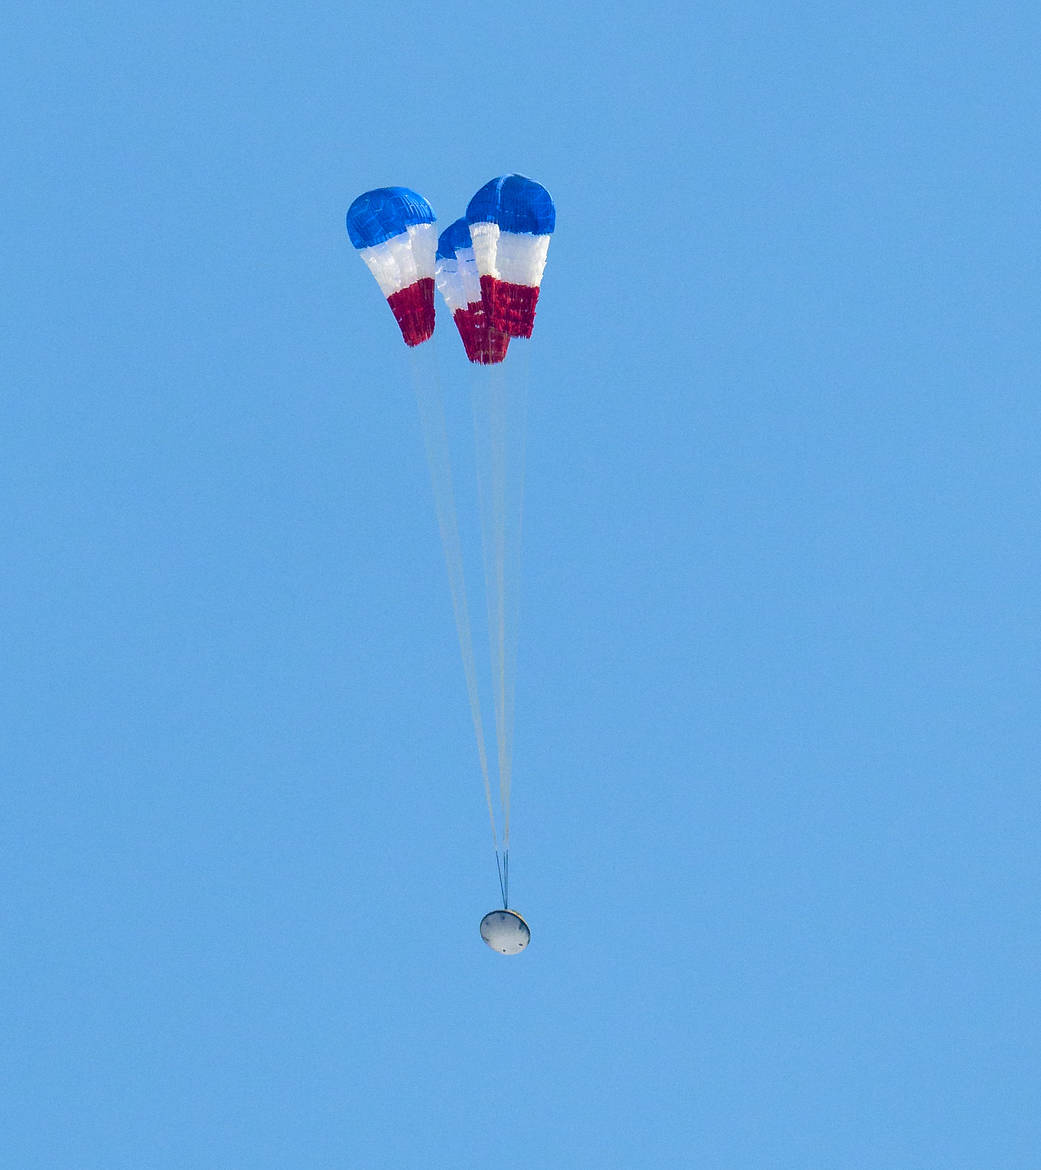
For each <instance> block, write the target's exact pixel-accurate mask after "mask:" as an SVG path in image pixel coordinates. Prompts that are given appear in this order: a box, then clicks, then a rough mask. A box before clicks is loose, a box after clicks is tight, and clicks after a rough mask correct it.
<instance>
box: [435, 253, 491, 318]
mask: <svg viewBox="0 0 1041 1170" xmlns="http://www.w3.org/2000/svg"><path fill="white" fill-rule="evenodd" d="M434 280H435V281H436V282H437V287H438V290H439V291H440V293H441V296H442V297H444V301H445V304H446V305H447V306H448V309H449V311H450V312H452V313H455V312H457V311H458V310H459V309H465V308H466V306H467V305H474V304H477V303H478V302H479V301H480V299H481V278H480V277H479V276H478V275H477V264H476V262H475V261H474V253H473V249H472V248H459V249H458V250H457V251H456V254H455V259H454V260H438V261H437V268H436V269H435V271H434Z"/></svg>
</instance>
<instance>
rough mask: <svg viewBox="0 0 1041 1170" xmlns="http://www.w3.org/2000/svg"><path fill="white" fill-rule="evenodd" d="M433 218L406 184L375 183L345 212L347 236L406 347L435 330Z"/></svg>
mask: <svg viewBox="0 0 1041 1170" xmlns="http://www.w3.org/2000/svg"><path fill="white" fill-rule="evenodd" d="M436 218H437V217H436V216H435V215H434V212H433V209H432V208H431V206H430V204H429V203H427V201H426V200H425V199H424V198H423V196H422V195H417V194H416V192H415V191H410V190H409V189H408V188H407V187H377V188H376V189H375V190H374V191H366V192H365V194H364V195H359V196H358V198H357V199H355V201H354V202H353V203H352V204H351V206H350V207H349V208H348V211H347V234H348V235H349V236H350V238H351V243H352V244H353V245H354V246H355V247H356V248H357V249H358V251H359V253H360V254H361V258H362V260H364V261H365V263H366V265H367V266H368V269H369V271H370V272H371V273H372V275H373V276H374V277H375V278H376V282H377V284H379V286H380V291H381V292H382V293H383V295H384V296H385V297H386V298H387V304H388V305H390V308H391V312H393V314H394V317H395V319H396V320H397V323H398V326H399V327H400V329H401V335H402V337H403V338H404V339H405V344H406V345H419V344H420V342H423V341H426V340H427V338H429V337H430V336H431V334H432V333H433V332H434V254H435V252H436V250H437V228H436V227H435V226H434V225H435V220H436Z"/></svg>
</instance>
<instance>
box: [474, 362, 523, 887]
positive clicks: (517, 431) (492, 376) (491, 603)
mask: <svg viewBox="0 0 1041 1170" xmlns="http://www.w3.org/2000/svg"><path fill="white" fill-rule="evenodd" d="M515 344H516V343H515ZM522 348H523V347H522ZM508 364H509V363H504V364H503V365H494V366H492V367H490V368H488V369H485V370H481V371H478V375H479V377H478V380H477V381H475V383H474V389H473V413H474V439H475V448H476V466H477V482H478V489H479V497H480V510H481V546H482V550H483V554H484V576H485V600H486V604H487V613H488V642H489V652H490V661H491V678H492V694H493V700H494V703H493V705H494V711H495V730H496V746H497V749H498V750H497V763H498V768H499V799H500V807H501V809H502V817H503V850H504V856H505V858H506V859H507V869H506V870H505V871H504V872H505V873H506V874H507V876H506V879H505V882H504V884H505V886H506V891H505V892H506V894H507V895H508V892H509V878H508V857H509V840H510V839H509V825H510V789H511V783H512V767H513V722H514V697H515V691H516V659H517V627H518V612H519V581H520V572H519V560H520V543H521V515H522V501H523V486H524V431H525V417H524V414H525V410H524V398H525V395H524V390H525V389H526V379H522V382H521V384H520V385H519V386H517V385H514V384H512V383H511V382H510V381H509V380H508V378H507V371H506V369H505V366H507V365H508Z"/></svg>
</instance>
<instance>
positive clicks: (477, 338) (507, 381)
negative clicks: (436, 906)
mask: <svg viewBox="0 0 1041 1170" xmlns="http://www.w3.org/2000/svg"><path fill="white" fill-rule="evenodd" d="M555 224H556V211H555V208H554V206H553V200H552V199H551V198H550V195H549V192H548V191H547V190H546V189H545V188H544V187H542V186H540V185H539V184H538V183H536V182H534V181H533V180H531V179H527V178H525V177H524V176H523V175H503V176H501V177H500V178H498V179H493V180H492V181H491V182H490V183H486V184H485V185H484V186H483V187H482V188H481V189H480V190H479V191H478V192H477V194H476V195H474V197H473V198H472V199H471V200H470V202H469V205H468V207H467V212H466V215H465V217H463V218H460V219H457V220H455V221H454V222H453V223H452V224H451V225H450V226H449V227H448V228H446V229H445V230H444V231H443V232H442V233H441V235H440V237H438V236H437V234H436V232H437V229H436V226H435V216H434V212H433V209H432V208H431V206H430V204H429V203H428V202H427V201H426V200H425V199H424V198H423V197H422V196H421V195H418V194H417V193H416V192H415V191H411V190H409V189H408V188H406V187H380V188H377V189H375V190H372V191H367V192H366V193H365V194H364V195H360V196H359V197H358V198H357V199H355V200H354V202H353V203H352V204H351V206H350V209H349V210H348V212H347V232H348V235H349V236H350V240H351V243H352V244H353V245H354V247H355V248H357V249H358V251H359V253H360V255H361V258H362V260H364V262H365V264H366V265H367V266H368V268H369V270H370V271H371V272H372V274H373V276H375V278H376V280H377V282H378V284H379V287H380V290H381V291H382V292H383V295H384V296H385V297H386V298H387V303H388V304H389V305H390V308H391V310H392V312H393V313H394V316H395V319H396V320H397V322H398V325H399V327H400V329H401V333H402V337H403V338H404V341H405V344H406V345H407V346H409V347H410V348H409V354H410V366H411V373H412V380H413V389H414V391H415V395H416V402H417V405H418V408H419V416H420V422H421V425H422V430H423V440H424V444H425V447H426V453H427V461H428V464H429V469H430V479H431V485H432V487H433V493H434V504H435V510H436V513H437V521H438V529H439V531H440V535H441V543H442V548H443V551H444V555H445V566H446V569H447V572H448V583H449V589H450V592H451V596H452V609H453V613H454V616H455V623H456V632H457V634H458V638H459V649H460V653H461V656H462V661H463V671H464V675H465V678H466V690H467V695H468V698H469V703H470V713H471V718H472V721H473V727H474V733H475V738H476V743H477V756H478V761H479V763H480V769H481V776H482V780H483V783H484V792H485V800H486V803H487V806H488V819H489V823H490V827H491V833H492V841H493V845H494V848H495V859H496V867H497V870H498V875H499V887H500V893H501V894H502V910H495V911H492V912H491V913H489V914H487V915H485V917H484V918H483V919H482V920H481V937H482V938H483V939H484V941H485V942H486V943H487V944H488V946H489V947H491V948H492V949H493V950H495V951H496V952H497V953H499V954H519V953H520V952H521V951H522V950H524V949H525V948H526V947H527V945H528V942H529V940H530V937H531V932H530V930H529V928H528V924H527V923H526V922H525V921H524V919H523V918H522V917H521V916H520V915H519V914H518V913H517V912H516V911H515V910H512V909H510V908H509V888H510V793H511V784H512V770H513V724H514V694H515V677H516V647H517V629H518V612H519V606H518V589H519V553H520V533H521V514H522V500H523V481H524V449H525V441H524V418H525V400H526V394H527V361H526V360H523V359H526V358H527V356H528V355H527V354H526V353H523V352H522V354H521V355H520V356H521V357H522V361H521V362H520V365H519V366H518V367H517V373H516V374H514V373H513V372H512V370H513V367H514V363H513V362H511V361H507V360H505V359H507V357H508V351H509V347H510V344H511V338H518V339H523V338H530V337H531V335H532V329H533V326H534V320H535V305H536V302H537V301H538V298H539V290H540V287H541V283H542V277H543V273H544V270H545V267H546V255H547V250H548V248H549V239H550V235H551V234H552V232H553V229H554V227H555ZM435 285H436V287H437V289H438V291H439V292H440V294H441V297H442V299H443V301H444V303H445V305H446V307H447V308H448V311H449V312H450V313H451V315H452V319H453V322H454V324H455V326H456V329H457V331H458V333H459V336H460V338H461V339H462V343H463V348H464V350H465V352H466V356H467V358H468V359H469V361H470V362H471V363H472V364H471V365H470V367H469V369H470V370H471V371H472V375H471V395H472V409H473V424H474V426H473V433H474V444H475V461H474V464H475V470H476V478H477V487H478V491H477V502H478V503H479V512H480V535H481V553H482V557H483V567H484V583H485V601H486V607H487V634H488V649H489V661H490V683H491V690H492V700H493V702H492V706H493V708H494V715H495V738H496V748H497V751H496V756H495V761H494V763H495V765H496V766H497V771H498V790H499V799H498V810H499V814H500V816H501V827H502V833H501V838H500V831H499V824H498V822H497V817H496V808H495V802H494V801H493V799H492V785H491V775H492V766H490V764H489V753H488V751H487V749H486V745H485V735H484V723H483V719H482V714H481V702H480V697H479V686H478V670H477V664H476V656H475V654H474V637H473V631H472V629H471V623H470V610H469V605H468V601H467V593H466V582H465V573H464V563H463V547H464V542H463V541H462V540H461V536H460V530H459V522H458V516H457V513H456V506H455V493H454V489H453V484H452V472H451V463H452V460H451V458H450V444H449V439H448V429H447V426H446V416H445V408H444V401H443V390H442V385H441V375H440V373H439V369H438V363H437V358H436V350H435V347H433V346H431V347H424V348H423V349H422V350H420V349H419V348H417V347H419V346H420V345H421V343H422V342H424V341H426V340H428V339H429V338H430V337H431V336H432V334H433V332H434V318H435V310H434V300H433V290H434V287H435ZM518 348H519V349H520V350H521V351H524V350H525V348H526V343H525V342H523V341H519V342H518ZM427 358H429V360H427ZM458 389H459V387H458V385H457V382H456V380H455V379H453V384H452V391H453V397H456V391H457V390H458Z"/></svg>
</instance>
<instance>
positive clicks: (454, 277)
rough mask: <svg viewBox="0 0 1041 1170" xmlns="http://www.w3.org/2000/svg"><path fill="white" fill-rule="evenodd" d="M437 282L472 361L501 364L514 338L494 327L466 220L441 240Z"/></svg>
mask: <svg viewBox="0 0 1041 1170" xmlns="http://www.w3.org/2000/svg"><path fill="white" fill-rule="evenodd" d="M434 281H435V283H436V284H437V291H438V292H439V293H440V294H441V296H442V297H443V298H444V302H445V304H446V305H447V306H448V311H449V312H450V313H451V314H452V320H453V321H455V326H456V328H457V329H458V330H459V336H460V337H461V338H462V339H463V348H464V349H465V350H466V356H467V357H468V358H469V359H470V361H472V362H477V363H480V364H481V365H494V364H495V363H496V362H501V361H502V360H503V358H505V357H506V347H507V346H508V345H509V344H510V337H509V334H508V333H504V332H503V331H502V330H501V329H496V328H495V326H494V325H492V322H491V317H490V316H489V314H488V312H487V311H486V309H485V307H484V298H483V296H482V294H481V278H480V276H479V274H478V272H477V260H476V259H475V257H474V247H473V241H472V240H471V239H470V228H469V225H468V224H467V222H466V220H465V219H457V220H456V221H455V223H453V224H452V225H451V226H450V227H447V228H445V230H444V231H443V232H442V233H441V235H440V237H439V238H438V241H437V262H436V266H435V268H434Z"/></svg>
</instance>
